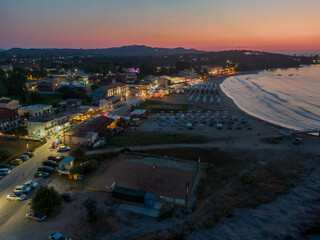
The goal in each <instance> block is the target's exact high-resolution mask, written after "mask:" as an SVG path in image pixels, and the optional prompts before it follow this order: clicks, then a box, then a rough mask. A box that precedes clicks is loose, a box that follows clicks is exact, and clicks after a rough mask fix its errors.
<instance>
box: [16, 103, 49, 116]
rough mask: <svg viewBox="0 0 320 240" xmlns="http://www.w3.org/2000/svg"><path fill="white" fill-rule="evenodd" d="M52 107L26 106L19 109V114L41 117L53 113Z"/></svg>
mask: <svg viewBox="0 0 320 240" xmlns="http://www.w3.org/2000/svg"><path fill="white" fill-rule="evenodd" d="M51 112H52V106H51V105H44V104H37V105H31V106H26V107H22V108H19V109H18V113H19V114H20V115H23V114H25V113H29V117H41V116H43V115H44V114H47V113H51Z"/></svg>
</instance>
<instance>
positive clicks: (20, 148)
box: [0, 137, 44, 162]
mask: <svg viewBox="0 0 320 240" xmlns="http://www.w3.org/2000/svg"><path fill="white" fill-rule="evenodd" d="M43 143H44V142H39V141H30V140H29V141H28V140H23V139H16V138H4V137H1V138H0V147H5V149H6V150H8V151H10V152H11V154H10V156H8V157H7V158H2V159H1V158H0V162H5V161H8V160H10V158H11V157H15V156H20V155H21V154H23V153H25V152H27V151H28V148H27V147H29V149H31V148H32V149H35V148H37V147H39V146H41V145H42V144H43Z"/></svg>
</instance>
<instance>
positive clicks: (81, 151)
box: [71, 147, 85, 159]
mask: <svg viewBox="0 0 320 240" xmlns="http://www.w3.org/2000/svg"><path fill="white" fill-rule="evenodd" d="M71 155H72V156H73V157H74V158H75V159H78V158H81V157H84V156H85V151H84V149H83V148H81V147H80V148H77V149H75V150H74V151H72V153H71Z"/></svg>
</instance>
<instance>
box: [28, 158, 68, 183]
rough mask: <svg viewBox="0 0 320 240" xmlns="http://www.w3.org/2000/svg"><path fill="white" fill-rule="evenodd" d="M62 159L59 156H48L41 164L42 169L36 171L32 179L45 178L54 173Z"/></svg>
mask: <svg viewBox="0 0 320 240" xmlns="http://www.w3.org/2000/svg"><path fill="white" fill-rule="evenodd" d="M61 159H62V157H61V156H49V157H48V160H45V161H43V162H42V167H39V168H38V169H37V172H36V173H35V174H34V177H38V178H40V177H42V178H47V177H49V176H50V174H52V173H54V172H55V168H56V167H57V166H58V162H60V160H61Z"/></svg>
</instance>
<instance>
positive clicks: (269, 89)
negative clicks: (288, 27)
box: [221, 65, 320, 130]
mask: <svg viewBox="0 0 320 240" xmlns="http://www.w3.org/2000/svg"><path fill="white" fill-rule="evenodd" d="M221 89H222V91H223V92H224V93H225V94H226V95H227V96H228V97H230V98H231V99H233V101H234V102H235V104H236V105H237V106H238V107H239V108H240V109H242V110H243V111H245V112H247V113H249V114H251V115H253V116H256V117H258V118H260V119H263V120H266V121H269V122H271V123H274V124H277V125H280V126H283V127H287V128H291V129H296V130H317V129H318V130H319V129H320V65H310V66H303V67H300V68H288V69H276V70H268V71H261V72H259V73H258V74H249V75H237V76H232V77H229V78H227V79H226V80H225V81H224V82H223V83H222V84H221Z"/></svg>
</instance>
